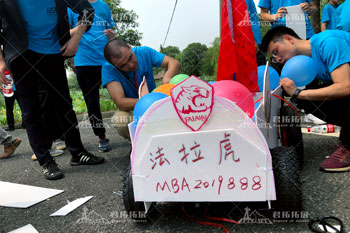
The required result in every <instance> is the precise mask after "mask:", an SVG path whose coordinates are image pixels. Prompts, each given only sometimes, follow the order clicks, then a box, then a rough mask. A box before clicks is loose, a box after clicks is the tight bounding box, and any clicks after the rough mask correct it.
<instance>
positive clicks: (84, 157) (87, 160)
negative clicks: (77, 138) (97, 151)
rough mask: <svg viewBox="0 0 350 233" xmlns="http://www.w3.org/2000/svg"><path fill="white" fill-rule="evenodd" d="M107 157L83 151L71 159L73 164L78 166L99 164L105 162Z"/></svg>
mask: <svg viewBox="0 0 350 233" xmlns="http://www.w3.org/2000/svg"><path fill="white" fill-rule="evenodd" d="M104 161H105V159H104V158H102V157H97V156H95V155H93V154H92V153H90V152H87V151H83V152H80V153H79V154H78V155H76V156H72V159H71V161H70V165H71V166H78V165H97V164H101V163H104Z"/></svg>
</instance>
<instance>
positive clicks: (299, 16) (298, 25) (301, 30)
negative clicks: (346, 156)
mask: <svg viewBox="0 0 350 233" xmlns="http://www.w3.org/2000/svg"><path fill="white" fill-rule="evenodd" d="M286 9H287V12H288V14H286V27H289V28H291V29H293V30H294V31H295V32H296V34H297V35H298V36H300V38H301V39H304V40H305V39H306V23H305V13H304V11H303V10H302V9H301V7H300V5H295V6H288V7H286Z"/></svg>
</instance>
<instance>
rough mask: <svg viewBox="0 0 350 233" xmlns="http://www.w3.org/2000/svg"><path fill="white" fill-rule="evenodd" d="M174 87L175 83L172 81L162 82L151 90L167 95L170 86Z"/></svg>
mask: <svg viewBox="0 0 350 233" xmlns="http://www.w3.org/2000/svg"><path fill="white" fill-rule="evenodd" d="M173 87H175V84H173V83H167V84H162V85H160V86H159V87H157V88H156V89H154V90H153V91H152V92H159V93H164V94H166V95H168V96H170V95H171V93H170V90H171V88H173Z"/></svg>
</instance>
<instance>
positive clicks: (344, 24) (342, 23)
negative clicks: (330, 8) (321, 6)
mask: <svg viewBox="0 0 350 233" xmlns="http://www.w3.org/2000/svg"><path fill="white" fill-rule="evenodd" d="M349 12H350V1H349V0H346V1H345V2H343V4H341V5H340V6H339V7H338V9H337V15H338V24H337V29H338V30H343V31H347V32H350V17H349Z"/></svg>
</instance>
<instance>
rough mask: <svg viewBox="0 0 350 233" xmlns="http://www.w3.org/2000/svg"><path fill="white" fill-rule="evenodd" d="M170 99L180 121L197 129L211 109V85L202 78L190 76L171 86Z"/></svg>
mask: <svg viewBox="0 0 350 233" xmlns="http://www.w3.org/2000/svg"><path fill="white" fill-rule="evenodd" d="M171 99H172V101H173V104H174V107H175V110H176V112H177V114H178V115H179V117H180V119H181V121H182V122H183V123H184V124H185V125H187V126H188V127H189V128H191V130H193V131H197V130H199V129H200V128H201V127H202V126H203V125H204V124H205V123H206V122H207V121H208V118H209V115H210V113H211V111H212V109H213V103H214V94H213V87H212V86H211V85H209V84H208V83H207V82H204V81H203V80H201V79H199V78H197V77H195V76H191V77H189V78H188V79H186V80H185V81H183V82H181V83H180V84H178V85H176V86H175V87H173V89H172V90H171Z"/></svg>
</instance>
